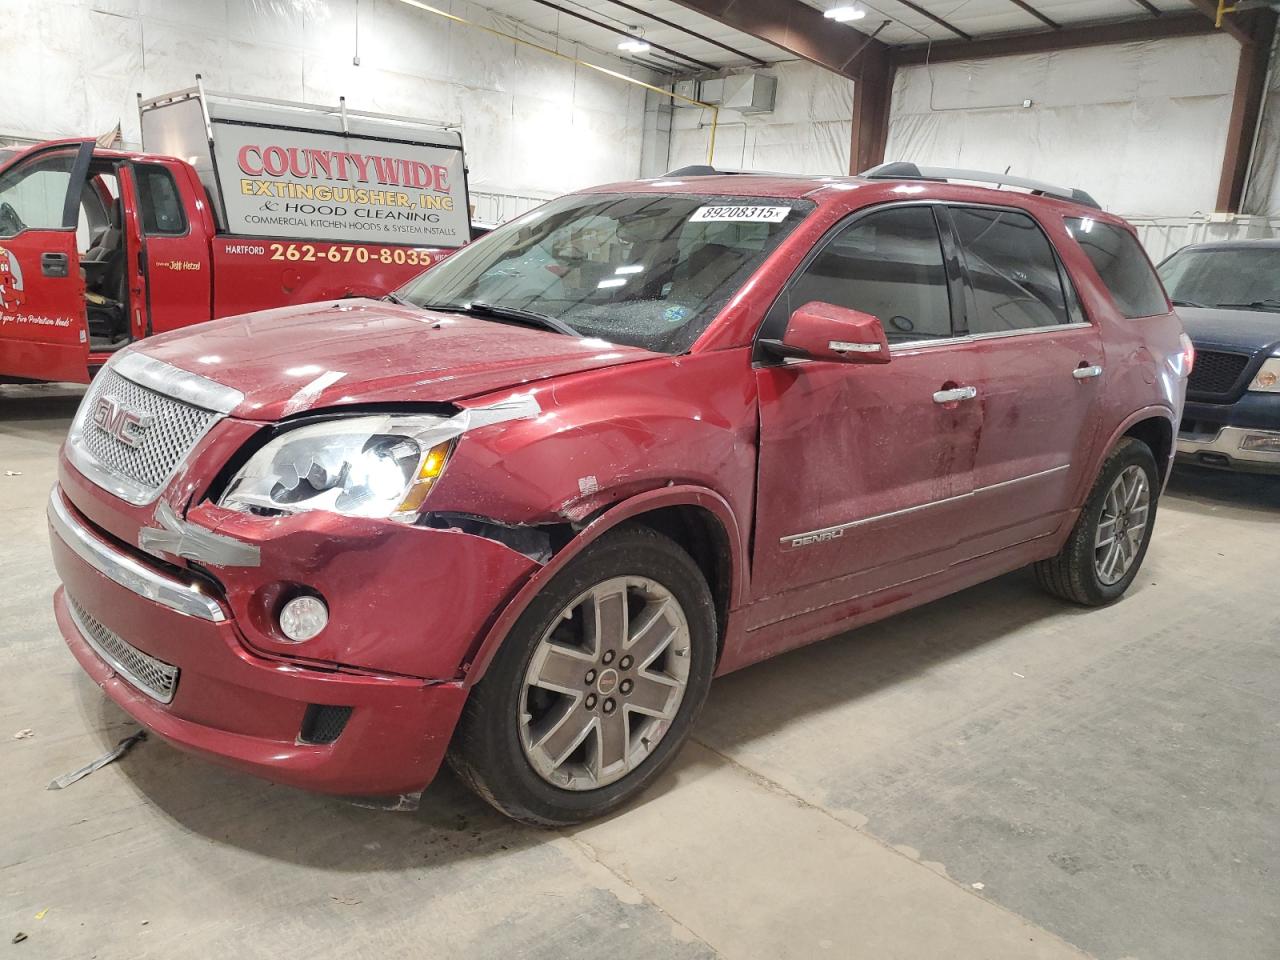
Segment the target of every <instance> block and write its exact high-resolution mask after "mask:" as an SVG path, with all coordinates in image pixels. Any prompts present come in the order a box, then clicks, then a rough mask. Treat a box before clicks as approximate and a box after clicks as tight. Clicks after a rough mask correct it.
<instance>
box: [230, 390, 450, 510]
mask: <svg viewBox="0 0 1280 960" xmlns="http://www.w3.org/2000/svg"><path fill="white" fill-rule="evenodd" d="M458 432H459V431H458V429H457V427H456V426H455V425H454V424H451V423H449V422H448V421H447V420H445V419H443V418H441V417H433V416H397V415H390V414H387V415H381V416H371V417H350V418H345V419H340V420H328V421H325V422H323V423H313V424H309V425H307V426H303V427H298V428H296V429H294V430H290V431H288V432H287V433H283V434H281V435H280V436H278V437H276V438H275V439H273V440H271V441H270V442H269V443H267V445H266V446H264V447H263V448H262V449H261V450H259V451H258V452H257V453H255V454H254V455H253V456H252V457H250V458H249V462H248V463H246V464H245V465H244V466H243V467H242V468H241V469H240V471H239V472H238V473H237V474H236V475H235V477H234V478H233V479H232V481H231V483H230V484H229V485H228V486H227V490H226V492H225V493H224V494H223V495H222V498H221V500H219V503H220V504H221V506H224V507H227V508H229V509H231V510H239V511H241V512H243V513H256V514H260V515H264V516H278V515H281V514H292V513H302V512H303V511H306V510H327V511H329V512H330V513H340V514H343V515H345V516H349V517H385V518H390V519H392V520H399V521H402V522H405V523H412V522H413V521H414V519H416V518H417V515H418V511H419V509H420V508H421V507H422V502H423V500H425V499H426V496H427V494H428V493H429V492H430V490H431V487H432V485H433V484H434V483H435V481H436V479H437V478H438V477H439V476H440V474H441V473H442V472H443V471H444V467H445V464H446V463H447V462H448V460H449V454H450V452H451V451H452V449H453V444H454V440H455V439H456V437H457V435H458Z"/></svg>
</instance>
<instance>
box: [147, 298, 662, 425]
mask: <svg viewBox="0 0 1280 960" xmlns="http://www.w3.org/2000/svg"><path fill="white" fill-rule="evenodd" d="M134 349H135V350H137V351H139V352H141V353H144V354H146V355H148V356H152V357H155V358H156V359H158V360H163V361H165V362H166V363H170V364H172V365H173V366H175V367H179V368H181V369H183V370H187V371H189V372H191V373H198V374H200V375H201V376H204V377H208V378H209V379H210V380H214V381H217V382H218V383H222V384H226V385H227V386H229V387H235V388H236V389H237V390H239V391H241V392H242V393H243V394H244V397H245V399H244V402H243V403H242V404H241V405H240V406H239V407H238V408H237V409H236V410H235V411H234V416H237V417H241V418H244V419H249V420H278V419H280V418H282V417H286V416H290V415H293V414H296V413H301V412H304V411H306V410H310V409H316V408H320V407H332V406H344V405H349V404H356V403H393V402H400V403H411V402H447V401H453V400H461V399H464V398H466V397H472V396H476V395H478V394H483V393H490V392H492V391H494V390H501V389H503V388H505V387H519V386H521V385H522V384H527V383H533V382H535V381H538V380H545V379H547V378H548V377H557V376H561V375H563V374H567V373H577V372H580V371H584V370H595V369H599V368H601V367H609V366H615V365H617V364H622V363H634V362H636V361H638V360H646V359H652V358H655V357H659V356H661V354H656V353H652V352H650V351H648V350H642V349H639V348H637V347H624V346H618V345H616V344H611V343H608V342H606V341H604V340H598V339H595V338H591V337H567V336H564V335H562V334H558V333H552V332H550V331H544V330H539V329H535V328H531V327H524V326H517V325H514V324H509V323H499V322H496V321H491V320H482V319H478V318H475V317H468V316H463V315H460V314H453V313H440V312H432V311H423V310H418V309H416V308H413V307H403V306H399V305H397V304H394V303H390V302H388V301H382V300H343V301H338V302H336V303H335V302H325V303H315V304H305V305H302V306H297V307H285V308H282V309H279V310H264V311H262V312H259V313H250V314H245V315H243V316H238V317H228V318H226V319H225V320H215V321H213V322H212V323H207V324H202V325H201V326H199V327H196V328H194V329H193V330H189V331H188V330H183V331H176V332H174V333H171V334H163V335H161V336H158V337H152V338H150V339H148V340H146V341H144V342H143V343H142V344H140V345H139V346H138V347H136V348H134Z"/></svg>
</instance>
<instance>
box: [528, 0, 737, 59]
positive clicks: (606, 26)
mask: <svg viewBox="0 0 1280 960" xmlns="http://www.w3.org/2000/svg"><path fill="white" fill-rule="evenodd" d="M533 2H534V3H538V4H541V5H542V6H544V7H550V8H551V9H552V10H555V11H556V12H558V13H563V14H567V15H568V16H570V17H576V18H577V19H579V20H582V21H584V22H585V23H589V24H591V25H592V26H593V27H599V28H600V29H601V30H608V31H609V32H610V33H615V34H617V35H618V36H620V37H631V38H633V39H634V38H635V34H634V33H630V32H628V31H626V30H623V29H622V28H621V27H615V26H614V25H613V24H611V23H604V22H603V21H600V20H597V19H596V18H595V17H588V16H587V15H586V14H585V13H578V11H576V10H570V9H569V8H568V7H562V6H560V4H558V3H552V2H551V0H533ZM645 42H646V43H647V44H649V46H651V47H653V49H655V50H661V51H662V52H663V53H669V54H671V55H672V56H673V57H679V58H680V59H681V60H687V61H688V62H689V63H691V64H693V65H694V66H697V67H701V68H702V69H703V70H718V69H720V68H719V67H717V66H716V65H715V64H713V63H707V62H706V61H705V60H699V59H698V58H697V57H691V56H689V55H688V54H687V53H681V52H680V51H679V50H672V49H671V48H670V47H664V46H663V45H662V44H660V43H654V42H653V41H652V40H646V41H645Z"/></svg>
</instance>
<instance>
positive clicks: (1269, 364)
mask: <svg viewBox="0 0 1280 960" xmlns="http://www.w3.org/2000/svg"><path fill="white" fill-rule="evenodd" d="M1249 389H1250V390H1257V391H1259V392H1261V393H1280V357H1272V358H1271V359H1270V360H1268V361H1266V362H1265V363H1264V364H1263V365H1262V368H1261V369H1260V370H1259V371H1258V373H1257V375H1256V376H1255V377H1254V378H1253V379H1252V380H1251V381H1250V382H1249Z"/></svg>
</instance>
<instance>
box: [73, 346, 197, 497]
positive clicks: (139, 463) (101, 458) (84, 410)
mask: <svg viewBox="0 0 1280 960" xmlns="http://www.w3.org/2000/svg"><path fill="white" fill-rule="evenodd" d="M102 397H106V398H109V399H111V400H112V401H114V403H115V404H116V405H117V406H122V407H127V408H129V409H130V410H133V411H135V412H138V413H140V414H143V415H146V416H149V417H150V420H149V421H148V424H147V426H146V428H145V429H143V430H141V431H139V432H138V434H137V438H138V439H137V446H130V445H129V444H127V443H125V442H123V441H121V440H120V439H119V438H118V437H116V436H115V435H113V434H112V433H109V432H108V431H106V430H104V429H102V428H101V427H99V426H97V425H96V424H95V423H94V422H93V411H94V406H95V404H96V403H97V402H98V400H99V399H100V398H102ZM218 416H219V415H218V414H217V413H214V412H212V411H210V410H202V409H201V408H200V407H194V406H191V405H190V404H187V403H183V402H182V401H181V400H175V399H174V398H173V397H168V396H165V395H164V394H163V393H157V392H156V391H155V390H150V389H148V388H147V387H143V386H140V385H139V384H136V383H134V382H133V381H132V380H127V379H125V378H124V377H122V376H120V374H118V373H116V372H115V371H114V370H112V369H110V368H107V369H104V370H103V371H102V372H101V373H99V374H98V376H97V377H96V378H94V381H93V384H92V385H91V386H90V387H89V390H88V392H86V393H85V397H84V400H83V401H82V406H81V413H80V415H79V418H78V419H79V421H80V422H79V423H78V424H77V430H76V431H75V434H74V436H73V442H75V443H76V444H77V445H78V446H79V448H80V450H81V451H82V452H84V453H87V454H88V455H89V456H90V457H92V458H93V460H94V461H95V462H96V464H97V465H98V466H99V468H101V469H103V470H105V471H106V472H108V473H109V474H112V475H114V476H116V477H120V478H123V479H124V480H127V481H131V484H130V486H131V487H133V488H136V489H137V490H138V493H139V495H140V496H143V497H144V498H145V497H149V496H151V495H154V494H155V493H156V492H157V491H158V490H159V489H160V487H161V486H162V485H163V484H164V482H165V481H166V480H168V479H169V477H170V476H171V475H172V473H173V471H174V469H175V468H176V467H177V466H178V464H179V463H180V462H181V461H182V459H183V458H184V457H185V456H186V455H187V453H188V452H189V451H190V450H191V448H192V447H193V446H195V443H196V441H197V440H199V439H200V437H201V436H203V435H204V433H205V431H206V430H208V429H209V427H210V426H212V425H213V422H214V421H215V420H217V419H218Z"/></svg>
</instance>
